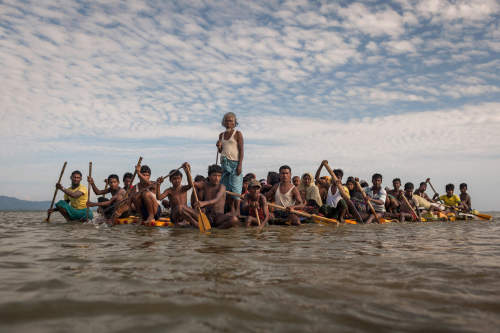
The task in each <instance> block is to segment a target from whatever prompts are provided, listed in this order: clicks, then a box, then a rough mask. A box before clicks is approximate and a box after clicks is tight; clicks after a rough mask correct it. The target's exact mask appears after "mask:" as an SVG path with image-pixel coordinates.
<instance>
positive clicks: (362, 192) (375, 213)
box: [354, 177, 385, 223]
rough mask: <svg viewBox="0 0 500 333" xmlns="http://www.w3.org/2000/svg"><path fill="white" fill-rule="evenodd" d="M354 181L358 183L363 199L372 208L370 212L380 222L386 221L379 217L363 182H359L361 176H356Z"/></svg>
mask: <svg viewBox="0 0 500 333" xmlns="http://www.w3.org/2000/svg"><path fill="white" fill-rule="evenodd" d="M354 181H355V183H356V187H357V189H358V191H360V192H361V195H362V196H363V199H365V202H366V204H367V205H368V207H369V208H370V212H371V213H372V214H373V215H374V216H375V218H376V219H377V220H378V222H379V223H383V222H385V221H384V219H383V218H379V217H378V215H377V212H376V211H375V208H373V205H372V203H371V201H370V199H369V198H368V196H367V195H366V193H365V191H364V190H363V188H362V187H361V184H360V183H359V178H357V177H356V178H354Z"/></svg>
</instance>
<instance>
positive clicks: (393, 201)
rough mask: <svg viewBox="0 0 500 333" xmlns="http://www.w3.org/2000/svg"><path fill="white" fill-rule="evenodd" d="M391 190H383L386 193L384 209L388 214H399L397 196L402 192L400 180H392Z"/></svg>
mask: <svg viewBox="0 0 500 333" xmlns="http://www.w3.org/2000/svg"><path fill="white" fill-rule="evenodd" d="M392 186H393V189H392V190H389V189H388V188H387V187H386V188H385V190H386V192H387V198H386V200H385V209H386V210H387V211H388V212H390V213H399V210H400V205H399V200H398V198H399V196H400V194H401V193H403V191H401V189H400V187H401V179H399V178H394V179H393V180H392Z"/></svg>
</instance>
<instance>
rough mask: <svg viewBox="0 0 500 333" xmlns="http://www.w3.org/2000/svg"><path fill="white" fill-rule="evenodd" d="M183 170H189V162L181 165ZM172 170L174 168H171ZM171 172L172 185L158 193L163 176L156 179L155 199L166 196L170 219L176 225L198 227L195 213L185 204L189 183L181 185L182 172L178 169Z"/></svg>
mask: <svg viewBox="0 0 500 333" xmlns="http://www.w3.org/2000/svg"><path fill="white" fill-rule="evenodd" d="M182 167H183V169H184V170H189V171H190V170H191V166H190V165H189V163H187V162H185V163H184V164H183V165H182ZM173 171H174V170H173ZM173 171H172V172H171V175H170V182H171V183H172V187H169V188H167V189H166V190H165V191H163V193H161V194H160V185H161V183H163V180H164V179H163V177H160V178H158V179H157V181H156V184H157V186H156V199H157V200H160V201H161V200H163V199H165V198H167V197H168V207H170V209H171V211H170V220H171V221H172V223H174V224H175V225H177V226H185V225H191V226H193V227H196V228H198V221H197V214H196V212H195V211H194V210H193V209H192V208H190V207H188V205H187V192H188V191H189V190H190V189H191V185H182V173H181V172H180V171H178V170H177V171H175V172H173Z"/></svg>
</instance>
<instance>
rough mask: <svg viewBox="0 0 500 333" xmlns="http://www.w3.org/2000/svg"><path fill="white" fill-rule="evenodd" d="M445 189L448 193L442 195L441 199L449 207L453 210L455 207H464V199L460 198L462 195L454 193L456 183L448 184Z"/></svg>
mask: <svg viewBox="0 0 500 333" xmlns="http://www.w3.org/2000/svg"><path fill="white" fill-rule="evenodd" d="M445 189H446V194H443V195H442V196H440V197H439V200H441V201H442V202H443V203H444V204H445V205H446V206H448V208H451V209H452V210H453V209H455V208H461V209H463V208H464V206H463V204H462V201H461V200H460V197H459V196H458V195H456V194H453V191H455V185H453V184H447V185H446V187H445Z"/></svg>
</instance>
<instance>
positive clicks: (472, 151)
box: [0, 0, 500, 210]
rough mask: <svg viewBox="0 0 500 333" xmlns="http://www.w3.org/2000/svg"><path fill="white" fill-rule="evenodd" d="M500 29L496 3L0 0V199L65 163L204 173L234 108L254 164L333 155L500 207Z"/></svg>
mask: <svg viewBox="0 0 500 333" xmlns="http://www.w3.org/2000/svg"><path fill="white" fill-rule="evenodd" d="M499 25H500V2H499V1H495V0H478V1H466V0H454V1H447V0H422V1H412V0H392V1H375V0H373V1H372V0H366V1H306V0H294V1H273V0H266V1H248V0H245V1H239V0H231V1H224V0H223V1H203V0H191V1H175V2H174V1H138V0H137V1H114V0H102V1H81V0H79V1H71V0H64V1H55V0H54V1H51V0H43V1H21V0H18V1H9V0H0V62H1V64H2V65H1V66H0V142H1V143H0V161H1V163H0V195H9V196H15V197H18V198H22V199H28V200H50V199H51V196H52V194H53V188H54V184H55V182H56V181H57V178H58V175H59V172H60V168H61V167H62V164H63V163H64V161H68V170H67V172H66V174H65V176H64V178H63V179H64V182H63V184H65V185H68V184H69V174H70V171H72V170H75V169H79V170H81V171H82V172H83V173H84V176H86V175H87V173H88V163H89V161H92V162H93V176H94V178H95V179H96V183H98V184H99V183H102V180H104V178H105V177H106V176H107V175H108V174H110V173H118V174H120V175H122V174H123V173H124V172H126V171H132V170H133V166H134V165H135V163H136V162H137V159H138V157H139V156H142V157H143V158H144V160H143V164H147V165H149V166H150V167H151V169H152V171H153V172H152V173H153V175H152V176H153V178H155V177H158V176H160V175H165V174H167V173H168V172H169V170H171V169H173V168H177V167H179V166H180V165H181V164H182V162H184V161H188V162H190V163H191V165H192V169H193V173H194V174H206V170H207V166H208V165H209V164H213V163H214V162H215V159H216V147H215V142H216V140H217V137H218V133H220V132H221V131H222V130H223V127H222V126H221V120H222V117H223V115H224V113H226V112H229V111H232V112H235V113H236V115H237V117H238V121H239V130H240V131H241V132H242V133H243V137H244V140H245V158H244V164H243V172H244V173H247V172H254V173H256V174H257V176H258V178H264V177H265V176H266V174H267V172H268V171H271V170H272V171H276V170H277V169H278V168H279V166H281V165H283V164H287V165H290V166H291V168H292V173H293V174H294V175H301V174H302V173H303V172H312V173H314V172H315V171H316V169H317V167H318V166H319V164H320V163H321V161H322V160H324V159H326V160H328V161H329V164H330V165H331V166H332V167H333V168H342V169H343V170H344V173H345V176H349V175H353V176H358V177H360V178H361V179H367V180H369V179H370V178H371V175H372V174H373V173H375V172H379V173H381V174H382V175H383V176H384V181H383V184H384V186H390V184H391V180H392V179H393V178H394V177H400V178H401V179H402V181H403V183H404V182H407V181H411V182H414V183H419V182H421V181H424V180H425V178H427V177H430V178H431V181H432V182H433V184H434V185H435V187H436V189H437V190H438V192H440V193H443V192H444V185H445V184H447V183H454V184H455V186H456V187H457V191H458V184H459V183H461V182H466V183H467V184H468V185H469V192H470V194H471V196H472V202H473V206H474V207H476V208H478V209H481V210H493V209H497V210H499V209H500V197H499V196H498V195H497V194H496V190H497V189H498V188H500V178H499V177H498V171H499V170H500V80H499V75H500V74H499V73H500V57H499V54H500V26H499ZM101 186H102V185H101ZM428 193H430V190H429V191H428Z"/></svg>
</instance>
